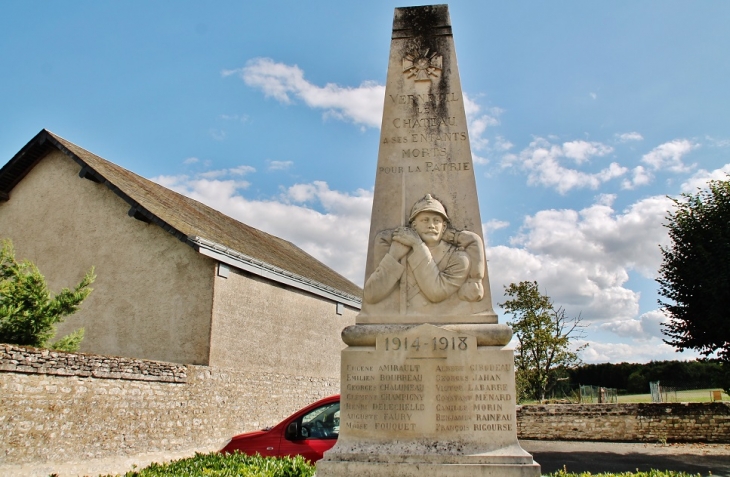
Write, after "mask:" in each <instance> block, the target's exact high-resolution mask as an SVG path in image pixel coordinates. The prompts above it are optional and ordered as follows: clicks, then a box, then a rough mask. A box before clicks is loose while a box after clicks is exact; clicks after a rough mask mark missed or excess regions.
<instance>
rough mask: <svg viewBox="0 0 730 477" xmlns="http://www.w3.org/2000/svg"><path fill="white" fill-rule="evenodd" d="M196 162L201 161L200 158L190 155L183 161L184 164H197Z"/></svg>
mask: <svg viewBox="0 0 730 477" xmlns="http://www.w3.org/2000/svg"><path fill="white" fill-rule="evenodd" d="M196 162H200V159H198V158H197V157H188V158H187V159H185V160H184V161H183V164H185V165H189V164H195V163H196Z"/></svg>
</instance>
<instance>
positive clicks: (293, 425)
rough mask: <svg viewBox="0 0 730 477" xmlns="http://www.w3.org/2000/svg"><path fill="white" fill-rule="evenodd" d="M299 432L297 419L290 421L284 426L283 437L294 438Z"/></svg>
mask: <svg viewBox="0 0 730 477" xmlns="http://www.w3.org/2000/svg"><path fill="white" fill-rule="evenodd" d="M298 434H299V426H297V421H294V422H290V423H289V425H288V426H286V432H285V433H284V438H286V439H289V440H290V441H291V440H294V439H296V438H297V435H298Z"/></svg>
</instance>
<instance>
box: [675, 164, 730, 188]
mask: <svg viewBox="0 0 730 477" xmlns="http://www.w3.org/2000/svg"><path fill="white" fill-rule="evenodd" d="M728 174H730V164H725V165H724V166H722V167H721V168H719V169H715V170H713V171H707V170H705V169H700V170H699V171H697V172H695V173H694V174H693V175H692V177H690V178H689V179H687V180H686V181H685V182H684V183H683V184H682V187H681V190H682V192H687V193H692V194H694V193H696V192H697V189H704V188H706V187H707V183H708V182H709V181H712V180H716V181H717V180H727V178H728Z"/></svg>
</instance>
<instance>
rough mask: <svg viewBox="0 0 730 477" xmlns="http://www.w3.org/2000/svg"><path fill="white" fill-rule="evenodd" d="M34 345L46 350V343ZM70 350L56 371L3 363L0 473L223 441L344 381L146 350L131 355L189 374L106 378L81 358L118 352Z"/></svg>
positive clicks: (18, 351) (211, 446)
mask: <svg viewBox="0 0 730 477" xmlns="http://www.w3.org/2000/svg"><path fill="white" fill-rule="evenodd" d="M8 349H10V350H11V352H12V354H13V355H14V356H17V357H18V358H20V360H21V361H22V360H23V358H22V356H23V355H24V354H26V351H24V350H23V348H19V347H10V346H8V345H0V353H3V354H2V356H3V357H2V358H0V362H3V360H4V359H5V358H6V354H7V353H5V351H7V350H8ZM27 353H28V355H29V356H34V357H40V355H41V354H42V353H43V350H35V349H28V350H27ZM64 354H65V353H58V355H59V361H60V360H61V356H62V355H64ZM72 355H73V356H74V357H75V358H74V359H71V360H69V362H68V363H67V364H66V365H65V366H66V368H61V367H54V370H55V371H57V372H54V373H52V374H41V373H40V372H37V371H35V372H28V371H27V370H26V371H17V370H14V371H0V442H2V443H3V445H2V451H1V452H0V475H6V472H5V471H4V466H5V465H19V464H25V463H44V462H49V463H54V462H55V463H64V462H69V461H77V460H81V459H99V458H105V457H111V456H116V457H121V456H135V455H139V454H143V453H147V452H161V451H165V452H179V451H182V450H187V449H192V448H197V449H198V450H201V451H205V450H217V449H220V448H221V447H223V444H224V443H225V441H226V440H227V439H229V438H231V437H232V436H233V435H235V434H239V433H241V432H246V431H255V430H259V429H261V428H263V427H265V426H269V425H274V424H276V423H278V422H279V421H281V420H282V419H284V418H285V417H286V416H288V415H289V414H291V413H293V412H294V411H296V410H297V409H300V408H301V407H303V406H305V405H307V404H310V403H312V402H313V401H316V400H317V399H321V398H323V397H325V396H329V395H332V394H336V393H337V390H338V379H337V378H335V379H334V380H333V379H329V378H322V377H317V376H307V375H293V374H283V373H263V372H250V371H238V370H233V369H224V368H217V367H205V366H192V365H189V366H181V365H177V364H173V363H163V362H145V361H141V360H134V361H137V362H138V363H140V364H146V365H147V366H148V367H149V369H150V370H152V369H158V370H164V369H168V370H174V371H171V372H173V373H174V375H175V376H177V377H184V379H181V380H178V381H172V380H169V381H168V380H164V379H155V377H154V375H153V374H140V373H123V372H120V373H114V374H115V375H116V376H115V377H112V376H104V378H103V379H100V378H99V377H95V376H93V375H92V373H91V371H83V372H82V371H81V368H83V367H84V366H85V365H81V364H78V362H77V361H76V360H78V359H79V358H86V359H87V362H89V361H91V360H95V361H96V362H100V363H101V362H108V363H110V364H111V363H114V362H116V361H117V360H118V359H120V358H115V357H109V356H97V355H85V354H80V353H73V354H72ZM29 368H30V367H29ZM31 369H37V368H31ZM130 377H131V379H130ZM148 378H149V379H148Z"/></svg>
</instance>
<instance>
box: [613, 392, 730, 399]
mask: <svg viewBox="0 0 730 477" xmlns="http://www.w3.org/2000/svg"><path fill="white" fill-rule="evenodd" d="M711 391H719V389H692V390H690V391H677V392H676V394H675V393H667V394H666V402H710V401H712V399H711V394H710V392H711ZM662 399H665V394H664V393H662ZM722 400H723V401H730V396H728V395H727V394H725V393H724V392H723V393H722ZM618 402H651V394H629V395H626V396H619V397H618Z"/></svg>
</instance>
